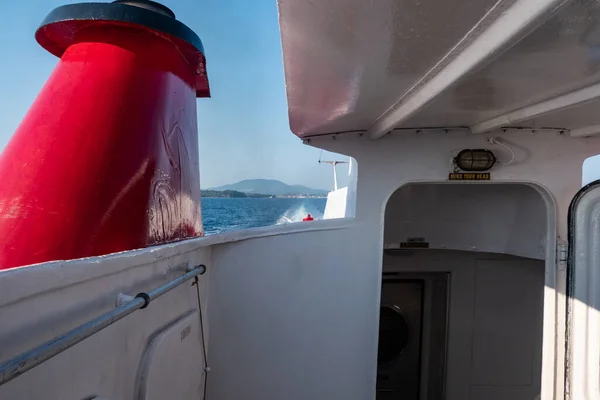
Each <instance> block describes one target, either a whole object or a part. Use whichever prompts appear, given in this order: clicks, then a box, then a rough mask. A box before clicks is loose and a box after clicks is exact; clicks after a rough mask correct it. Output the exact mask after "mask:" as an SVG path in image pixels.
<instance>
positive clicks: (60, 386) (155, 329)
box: [0, 238, 211, 400]
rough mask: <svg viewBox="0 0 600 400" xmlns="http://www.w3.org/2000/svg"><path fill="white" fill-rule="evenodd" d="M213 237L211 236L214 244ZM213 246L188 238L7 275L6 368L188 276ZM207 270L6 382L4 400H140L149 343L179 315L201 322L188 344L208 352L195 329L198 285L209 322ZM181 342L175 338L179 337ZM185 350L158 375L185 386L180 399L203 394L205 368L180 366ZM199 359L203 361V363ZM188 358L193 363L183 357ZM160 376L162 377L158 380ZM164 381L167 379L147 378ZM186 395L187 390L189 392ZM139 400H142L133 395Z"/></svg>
mask: <svg viewBox="0 0 600 400" xmlns="http://www.w3.org/2000/svg"><path fill="white" fill-rule="evenodd" d="M207 239H208V238H207ZM206 242H207V240H206V239H205V238H200V239H199V240H187V241H184V242H178V243H170V244H166V245H161V246H154V247H152V248H148V249H141V250H136V251H129V252H125V253H120V254H116V255H110V256H100V257H90V258H87V259H84V260H71V261H59V262H51V263H44V264H38V265H34V266H29V267H25V268H13V269H9V270H4V271H0V320H2V329H0V342H1V343H2V346H1V349H0V363H2V362H6V361H7V360H9V359H11V358H13V357H16V356H17V355H18V354H21V353H23V352H25V351H27V350H28V349H31V348H33V347H35V346H37V345H39V344H40V343H44V342H46V341H48V340H51V339H52V338H54V337H56V336H57V335H59V334H61V333H63V332H68V331H70V330H71V329H74V328H76V327H77V326H79V325H82V324H85V323H86V322H88V321H89V320H90V319H92V318H94V317H95V316H98V315H101V314H104V313H107V312H111V311H114V310H115V298H116V297H117V294H118V293H133V294H135V293H138V292H147V293H150V291H151V289H154V288H156V287H160V286H162V285H164V284H167V283H169V282H170V281H171V280H173V279H177V278H179V277H181V276H182V275H184V274H186V273H187V272H188V271H187V270H186V266H187V265H199V264H205V265H210V264H209V263H210V254H211V247H210V246H205V244H206ZM209 279H210V268H207V271H206V273H205V274H204V275H203V276H202V277H200V279H199V283H198V286H195V285H194V286H191V283H192V282H191V281H187V282H186V283H184V284H181V285H180V286H178V287H176V288H174V289H173V290H171V291H170V292H169V293H166V294H165V295H164V296H161V297H160V298H158V299H156V300H155V301H152V303H151V304H150V306H148V307H147V308H146V309H144V310H143V311H138V312H134V313H132V314H130V315H129V316H127V317H126V318H123V319H121V320H120V321H118V322H117V323H114V324H112V325H110V326H108V327H106V328H105V329H102V330H101V331H99V332H97V333H96V334H94V335H92V336H90V337H88V338H87V339H85V340H83V341H81V342H80V343H78V344H77V345H75V346H73V347H71V348H69V349H68V350H66V351H64V352H63V353H61V354H58V355H56V356H55V357H53V358H51V359H49V360H47V361H45V362H44V363H43V364H40V365H39V366H37V367H36V368H33V369H31V370H30V371H28V372H27V373H25V374H23V375H21V376H19V377H18V378H16V379H13V380H11V381H10V382H7V383H6V384H4V385H1V386H0V398H1V399H3V400H4V399H6V400H12V399H15V400H16V399H44V398H53V399H90V398H94V396H95V397H97V398H102V399H130V398H132V397H134V396H135V392H134V389H135V387H136V384H137V382H138V377H139V369H140V367H141V365H142V361H143V358H144V353H145V350H146V348H147V347H146V344H147V343H150V342H151V341H152V340H153V339H154V338H155V337H157V335H158V334H160V332H163V331H164V329H165V327H168V326H171V325H172V323H173V321H174V320H177V319H178V318H179V317H180V316H182V315H191V318H192V320H194V324H192V332H191V334H188V335H187V336H186V337H185V338H184V340H183V341H182V342H181V345H182V346H183V347H185V349H186V350H187V351H188V352H189V354H190V355H193V356H194V357H196V355H198V354H202V346H203V343H202V340H201V335H200V332H199V330H198V329H197V326H198V323H199V319H200V315H199V313H198V307H199V306H198V304H199V303H198V294H197V291H196V288H199V291H200V297H201V299H202V302H201V305H202V310H203V313H202V315H203V317H204V318H203V321H204V322H203V323H204V326H205V330H206V332H208V329H207V328H208V325H207V324H208V319H207V304H208V303H207V302H206V300H207V298H208V285H209ZM180 338H181V336H180V335H179V334H178V335H177V340H178V341H179V340H180ZM179 357H180V353H177V354H174V353H172V354H171V353H166V354H165V353H163V354H161V359H160V363H157V364H155V365H154V366H153V367H152V368H153V370H154V371H155V372H156V374H158V375H160V377H161V379H170V380H171V382H173V383H176V382H180V381H184V382H187V384H186V385H185V386H182V387H180V388H179V389H178V390H177V391H176V392H175V393H177V394H180V395H181V396H180V397H178V398H183V399H188V398H201V397H199V396H198V390H200V392H202V390H203V386H204V382H203V380H202V376H201V372H199V371H198V370H195V369H189V370H188V369H186V368H185V365H182V368H177V366H178V365H181V364H180V360H179ZM198 360H199V361H202V359H201V358H199V359H198ZM186 362H187V361H186ZM154 376H156V375H154ZM149 383H150V384H160V381H157V382H149ZM184 390H185V392H183V391H184ZM136 398H137V397H136Z"/></svg>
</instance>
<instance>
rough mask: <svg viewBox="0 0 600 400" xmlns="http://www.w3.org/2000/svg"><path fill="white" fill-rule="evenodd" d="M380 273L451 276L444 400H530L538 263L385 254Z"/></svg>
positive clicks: (535, 363) (536, 384)
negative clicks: (447, 273) (440, 273)
mask: <svg viewBox="0 0 600 400" xmlns="http://www.w3.org/2000/svg"><path fill="white" fill-rule="evenodd" d="M383 269H384V271H385V272H421V273H422V272H449V273H450V286H449V289H450V290H449V296H450V297H449V302H448V304H449V311H448V321H449V324H448V344H447V368H446V375H447V376H446V398H447V400H489V399H498V400H506V399H511V400H535V399H537V397H536V395H539V393H540V375H541V361H542V313H543V297H544V262H543V261H540V260H532V259H525V258H516V257H510V256H502V255H497V254H485V253H474V252H462V251H444V250H425V251H415V252H414V253H412V254H411V253H406V252H403V253H402V254H399V255H385V256H384V259H383ZM425 318H427V316H425ZM425 351H427V350H425Z"/></svg>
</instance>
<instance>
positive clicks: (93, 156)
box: [0, 24, 203, 269]
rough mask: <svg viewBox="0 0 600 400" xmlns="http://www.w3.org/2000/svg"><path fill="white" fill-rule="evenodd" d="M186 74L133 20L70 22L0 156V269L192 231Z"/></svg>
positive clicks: (196, 209)
mask: <svg viewBox="0 0 600 400" xmlns="http://www.w3.org/2000/svg"><path fill="white" fill-rule="evenodd" d="M195 82H196V76H195V74H194V68H193V67H190V65H189V64H188V63H187V62H186V60H185V59H184V58H183V57H182V55H181V52H180V51H179V50H178V49H177V48H176V47H175V46H174V45H173V44H172V42H171V41H169V40H166V39H164V38H163V37H161V36H159V35H156V34H155V33H152V32H150V31H148V30H146V29H144V28H141V27H137V26H135V27H129V26H127V25H124V24H121V25H115V24H112V25H111V24H105V25H104V24H95V25H93V26H92V27H90V28H89V29H84V30H82V31H80V32H79V33H78V36H77V40H76V43H75V44H73V45H71V46H70V47H69V48H68V49H67V50H66V51H65V53H64V54H63V55H62V57H61V59H60V61H59V63H58V65H57V67H56V69H55V70H54V72H53V73H52V75H51V77H50V78H49V79H48V81H47V83H46V85H45V86H44V87H43V89H42V90H41V92H40V94H39V95H38V97H37V99H36V100H35V102H34V104H33V105H32V106H31V108H30V110H29V112H28V114H27V115H26V117H25V118H24V120H23V122H22V123H21V125H20V126H19V127H18V129H17V131H16V132H15V134H14V136H13V138H12V139H11V141H10V143H9V144H8V146H7V147H6V149H5V150H4V152H3V153H2V155H1V156H0V176H1V177H2V184H1V185H0V237H1V238H2V240H0V269H7V268H12V267H16V266H22V265H28V264H33V263H39V262H44V261H50V260H62V259H73V258H80V257H86V256H94V255H101V254H107V253H113V252H117V251H123V250H130V249H136V248H142V247H146V246H149V245H153V244H157V243H165V242H170V241H175V240H180V239H183V238H188V237H195V236H201V235H202V234H203V230H202V221H201V214H200V182H199V167H198V143H197V140H198V139H197V125H196V89H195V87H194V85H195Z"/></svg>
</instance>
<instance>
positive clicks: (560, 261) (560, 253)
mask: <svg viewBox="0 0 600 400" xmlns="http://www.w3.org/2000/svg"><path fill="white" fill-rule="evenodd" d="M568 257H569V244H568V243H567V242H566V241H564V240H561V239H559V240H558V241H557V242H556V266H557V267H558V269H559V271H564V270H565V269H566V268H567V258H568Z"/></svg>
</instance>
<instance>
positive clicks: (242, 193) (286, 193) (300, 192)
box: [201, 179, 328, 198]
mask: <svg viewBox="0 0 600 400" xmlns="http://www.w3.org/2000/svg"><path fill="white" fill-rule="evenodd" d="M327 193H328V192H327V191H326V190H320V189H311V188H308V187H306V186H302V185H288V184H286V183H283V182H281V181H278V180H275V179H247V180H243V181H240V182H237V183H233V184H230V185H223V186H219V187H215V188H210V189H203V190H202V191H201V195H202V197H230V198H247V197H256V198H265V197H327Z"/></svg>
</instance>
